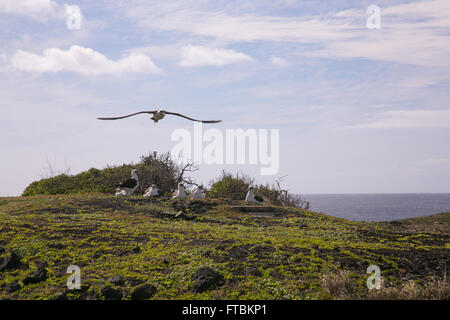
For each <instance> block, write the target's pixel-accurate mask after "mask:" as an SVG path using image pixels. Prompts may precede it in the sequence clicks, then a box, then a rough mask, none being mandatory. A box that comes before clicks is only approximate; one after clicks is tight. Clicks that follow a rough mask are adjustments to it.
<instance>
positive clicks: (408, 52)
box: [121, 0, 450, 66]
mask: <svg viewBox="0 0 450 320" xmlns="http://www.w3.org/2000/svg"><path fill="white" fill-rule="evenodd" d="M208 7H209V8H208ZM365 9H366V8H365V7H359V8H356V9H349V10H345V11H340V12H330V13H327V14H320V15H309V16H307V15H303V16H287V17H286V16H275V15H262V14H256V13H239V12H236V11H233V10H231V9H229V8H228V10H227V8H225V9H217V8H211V6H206V5H205V4H204V3H203V2H202V1H200V2H196V1H174V2H170V4H168V3H166V2H160V1H155V3H153V2H152V5H147V4H144V3H142V2H138V3H135V4H134V5H132V6H126V7H122V8H121V10H123V12H124V13H125V14H126V15H127V16H128V17H129V18H132V19H133V21H136V22H137V23H139V24H140V25H141V26H143V27H144V28H145V29H146V30H148V28H152V29H156V30H162V31H172V32H178V33H180V34H182V35H184V36H186V35H191V36H195V37H197V38H200V39H215V40H216V41H222V43H237V42H255V41H272V42H290V43H300V44H312V45H313V46H312V47H310V48H302V51H301V54H302V55H304V56H309V57H318V58H329V59H346V58H353V59H354V58H362V59H370V60H376V61H389V62H395V63H402V64H412V65H421V66H450V43H449V41H448V34H449V32H450V18H449V17H450V1H448V0H427V1H416V2H410V3H406V4H400V5H386V6H383V7H382V8H381V29H380V30H369V29H367V28H366V20H367V18H368V15H367V13H366V10H365Z"/></svg>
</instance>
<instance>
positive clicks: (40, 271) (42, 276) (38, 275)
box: [22, 264, 48, 286]
mask: <svg viewBox="0 0 450 320" xmlns="http://www.w3.org/2000/svg"><path fill="white" fill-rule="evenodd" d="M47 278H48V275H47V269H45V264H39V266H38V268H37V270H36V271H35V272H34V273H33V274H32V275H30V276H28V277H26V278H25V279H24V280H23V281H22V282H23V284H24V285H25V286H26V285H29V284H35V283H39V282H42V281H45V280H47Z"/></svg>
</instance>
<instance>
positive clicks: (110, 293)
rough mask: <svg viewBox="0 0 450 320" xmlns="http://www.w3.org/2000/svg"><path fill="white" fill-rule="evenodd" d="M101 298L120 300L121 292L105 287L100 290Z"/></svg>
mask: <svg viewBox="0 0 450 320" xmlns="http://www.w3.org/2000/svg"><path fill="white" fill-rule="evenodd" d="M101 292H102V295H103V297H104V298H105V299H106V300H120V299H122V292H121V291H120V290H118V289H115V288H113V287H111V286H109V285H106V286H104V287H103V288H102V290H101Z"/></svg>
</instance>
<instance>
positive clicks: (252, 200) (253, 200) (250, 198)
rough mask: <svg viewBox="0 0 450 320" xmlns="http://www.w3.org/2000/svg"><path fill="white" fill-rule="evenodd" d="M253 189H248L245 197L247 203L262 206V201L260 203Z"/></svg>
mask: <svg viewBox="0 0 450 320" xmlns="http://www.w3.org/2000/svg"><path fill="white" fill-rule="evenodd" d="M253 189H255V188H253V187H250V188H248V192H247V196H246V197H245V203H258V204H261V203H262V201H258V200H256V198H255V194H254V193H253Z"/></svg>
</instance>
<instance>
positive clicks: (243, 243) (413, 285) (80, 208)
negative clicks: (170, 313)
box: [0, 194, 450, 299]
mask: <svg viewBox="0 0 450 320" xmlns="http://www.w3.org/2000/svg"><path fill="white" fill-rule="evenodd" d="M233 205H242V202H240V201H232V200H221V199H208V200H196V201H185V202H183V201H172V200H155V199H151V200H149V199H144V198H142V197H140V196H132V197H129V198H118V197H113V196H109V195H104V194H87V195H53V196H45V195H42V196H29V197H16V198H0V257H6V256H8V255H9V254H10V253H11V252H13V251H14V252H17V253H18V254H19V256H21V257H22V262H23V265H24V266H23V267H21V268H19V269H15V270H5V271H2V272H0V299H52V298H54V297H55V296H56V295H57V294H58V293H61V292H66V293H68V294H67V295H68V297H69V298H70V299H81V298H85V292H89V294H90V296H91V297H94V298H95V299H103V296H102V293H101V289H102V288H103V287H104V286H105V285H107V284H108V281H109V279H110V278H111V277H113V276H122V277H123V279H125V283H124V284H122V285H114V284H113V285H112V287H114V288H116V289H118V290H120V291H121V292H123V297H124V299H130V293H131V291H132V290H133V288H134V287H135V286H137V285H138V284H140V283H144V282H146V283H149V284H152V285H154V286H155V287H156V288H157V292H156V294H155V295H154V296H153V299H423V298H429V299H449V298H450V287H449V283H448V279H447V274H448V270H449V268H448V267H449V266H448V264H449V252H450V245H449V243H450V242H449V239H450V228H449V227H450V213H442V214H439V215H434V216H429V217H425V218H415V219H407V220H404V221H396V222H393V223H366V222H353V221H348V220H345V219H339V218H335V217H330V216H327V215H324V214H319V213H314V212H311V211H307V210H304V209H297V208H286V207H275V208H276V209H277V210H278V211H279V212H280V216H279V217H264V218H263V217H254V216H251V215H249V214H248V213H242V212H237V211H234V210H233V209H232V206H233ZM179 211H183V212H184V213H185V215H184V217H185V218H186V219H176V218H174V214H175V213H177V212H179ZM40 263H45V264H46V269H47V270H48V278H47V279H46V280H45V281H42V282H40V283H36V284H29V285H23V280H24V278H25V277H26V276H27V275H29V274H30V273H32V272H33V271H34V270H35V269H36V268H37V265H38V264H40ZM372 264H376V265H378V266H379V267H380V268H381V271H382V277H383V288H382V289H381V290H368V289H367V287H366V279H367V277H368V276H369V275H368V274H366V270H367V267H368V266H369V265H372ZM69 265H78V266H79V267H80V268H81V278H82V285H83V287H82V290H74V291H67V288H66V281H67V278H68V277H69V275H68V274H66V270H67V267H68V266H69ZM203 266H208V267H211V268H212V269H215V270H217V271H218V272H219V273H220V274H222V275H223V277H224V282H223V284H221V285H219V286H217V287H215V288H212V289H210V290H207V291H205V292H202V293H198V292H196V291H195V290H193V286H194V280H193V275H194V273H195V272H196V271H197V270H198V269H199V268H200V267H203ZM14 281H18V282H19V283H20V284H22V288H21V289H20V290H17V291H15V292H8V291H7V290H6V289H5V288H6V287H7V286H8V285H9V284H11V283H13V282H14Z"/></svg>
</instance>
